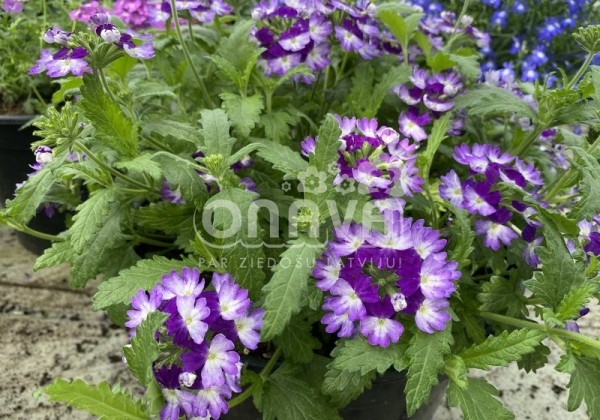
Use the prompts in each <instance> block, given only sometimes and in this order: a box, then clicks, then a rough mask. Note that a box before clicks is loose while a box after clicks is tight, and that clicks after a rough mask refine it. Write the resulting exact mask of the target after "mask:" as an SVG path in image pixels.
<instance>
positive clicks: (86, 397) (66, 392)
mask: <svg viewBox="0 0 600 420" xmlns="http://www.w3.org/2000/svg"><path fill="white" fill-rule="evenodd" d="M43 391H44V393H45V394H46V395H48V396H49V397H50V401H59V402H62V403H65V404H67V405H69V406H71V407H75V408H77V409H79V410H84V411H87V412H88V413H91V414H93V415H95V416H97V417H98V418H99V419H100V420H127V419H132V420H133V419H138V420H139V419H149V418H150V417H149V415H148V414H147V413H146V412H144V410H143V408H142V405H141V403H139V402H134V401H133V400H132V399H131V397H130V396H128V395H126V394H124V393H122V392H113V391H111V389H110V387H109V386H108V384H107V383H106V382H102V383H101V384H99V385H98V386H97V387H95V386H92V385H88V384H86V383H85V382H83V381H81V380H76V381H73V382H67V381H65V380H63V379H57V380H56V382H54V383H53V384H50V385H48V386H47V387H45V388H43Z"/></svg>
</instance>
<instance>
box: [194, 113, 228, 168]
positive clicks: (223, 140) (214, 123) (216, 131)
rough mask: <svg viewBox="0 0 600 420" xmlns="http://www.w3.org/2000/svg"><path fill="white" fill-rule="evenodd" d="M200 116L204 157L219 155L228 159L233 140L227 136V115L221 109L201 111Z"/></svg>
mask: <svg viewBox="0 0 600 420" xmlns="http://www.w3.org/2000/svg"><path fill="white" fill-rule="evenodd" d="M200 116H201V117H200V124H201V125H202V129H201V130H200V135H201V136H202V139H203V143H204V145H203V147H202V148H201V149H202V151H203V152H204V154H205V155H206V156H208V155H221V156H223V157H224V158H228V157H229V156H230V155H231V149H232V147H233V145H234V143H235V139H234V138H232V137H231V136H230V135H229V129H230V128H231V124H230V123H229V119H228V118H227V114H226V113H225V111H223V110H222V109H213V110H204V111H202V112H201V113H200Z"/></svg>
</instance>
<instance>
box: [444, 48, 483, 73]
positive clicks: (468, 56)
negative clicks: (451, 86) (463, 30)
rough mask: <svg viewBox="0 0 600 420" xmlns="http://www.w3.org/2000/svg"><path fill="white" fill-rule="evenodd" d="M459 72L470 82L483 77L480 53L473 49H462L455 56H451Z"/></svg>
mask: <svg viewBox="0 0 600 420" xmlns="http://www.w3.org/2000/svg"><path fill="white" fill-rule="evenodd" d="M449 56H450V59H451V60H452V61H454V62H455V63H456V65H457V66H458V70H459V71H460V72H461V73H462V74H463V75H464V76H465V77H466V78H467V79H469V80H477V79H478V78H479V76H480V75H481V66H480V64H479V53H477V51H475V50H473V49H471V48H461V49H460V50H458V51H456V53H455V54H449Z"/></svg>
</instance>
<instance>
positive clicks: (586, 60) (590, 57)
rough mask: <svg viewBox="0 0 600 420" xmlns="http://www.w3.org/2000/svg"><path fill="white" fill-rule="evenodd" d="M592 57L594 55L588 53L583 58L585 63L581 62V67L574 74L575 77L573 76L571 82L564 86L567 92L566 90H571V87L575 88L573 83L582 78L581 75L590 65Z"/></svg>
mask: <svg viewBox="0 0 600 420" xmlns="http://www.w3.org/2000/svg"><path fill="white" fill-rule="evenodd" d="M594 55H595V54H592V53H589V54H588V55H587V57H586V58H585V61H584V62H583V64H582V65H581V67H580V68H579V70H578V71H577V73H575V76H573V78H572V79H571V81H570V82H569V83H568V84H567V86H565V89H567V90H568V89H571V88H572V87H573V86H575V83H577V81H578V80H579V79H580V78H581V76H583V73H585V71H586V70H587V68H588V67H589V66H590V63H591V62H592V59H593V58H594Z"/></svg>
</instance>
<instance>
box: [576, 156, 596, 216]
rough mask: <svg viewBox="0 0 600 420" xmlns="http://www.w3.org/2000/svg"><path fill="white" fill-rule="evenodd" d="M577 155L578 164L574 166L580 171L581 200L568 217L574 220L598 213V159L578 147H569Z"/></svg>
mask: <svg viewBox="0 0 600 420" xmlns="http://www.w3.org/2000/svg"><path fill="white" fill-rule="evenodd" d="M571 150H573V152H574V153H575V155H576V156H577V157H578V161H579V165H577V166H576V168H577V169H578V170H579V172H580V173H581V182H580V185H579V193H580V196H581V200H580V201H579V203H577V205H576V206H575V208H574V209H573V211H571V214H570V217H571V218H572V219H574V220H582V219H591V218H592V217H594V215H596V214H598V213H600V165H599V164H598V161H597V160H596V159H595V158H594V157H593V156H591V155H590V154H589V153H587V152H586V151H585V150H583V149H581V148H579V147H571Z"/></svg>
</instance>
